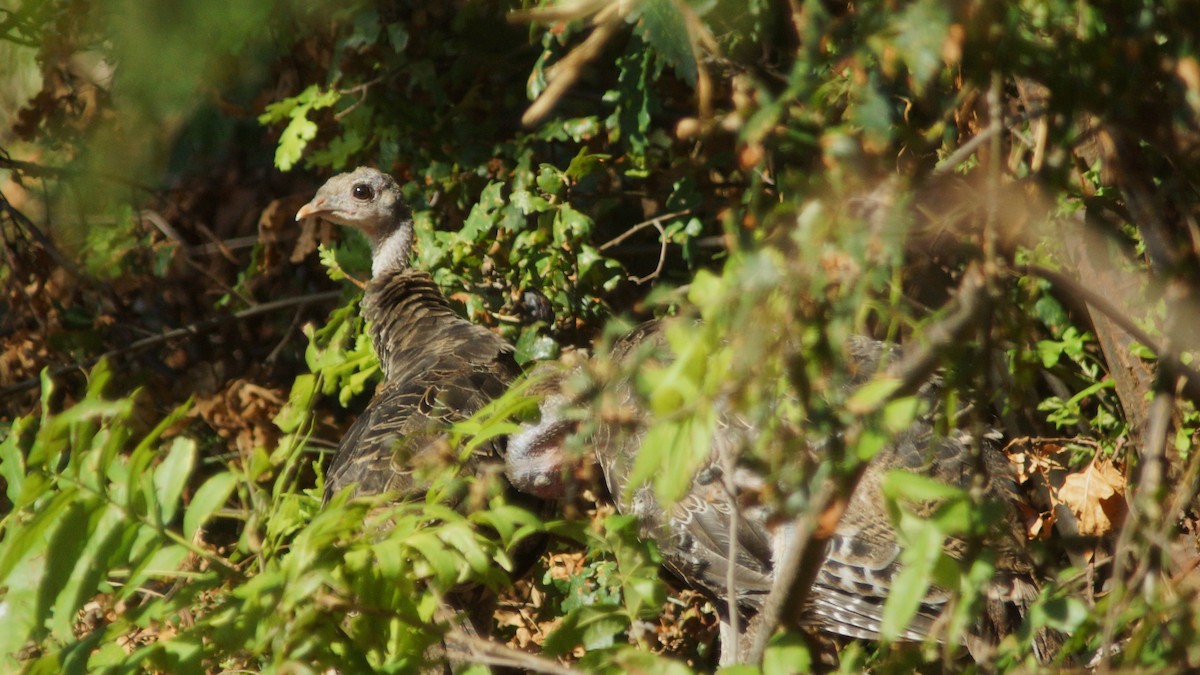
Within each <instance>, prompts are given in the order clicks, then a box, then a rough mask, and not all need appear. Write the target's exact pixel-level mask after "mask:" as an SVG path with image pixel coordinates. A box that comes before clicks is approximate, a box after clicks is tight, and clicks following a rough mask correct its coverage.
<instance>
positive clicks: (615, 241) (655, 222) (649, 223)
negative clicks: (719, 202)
mask: <svg viewBox="0 0 1200 675" xmlns="http://www.w3.org/2000/svg"><path fill="white" fill-rule="evenodd" d="M693 211H695V209H683V210H682V211H672V212H671V213H664V214H662V215H659V216H654V217H653V218H651V219H650V220H643V221H642V222H640V223H638V224H637V225H634V226H633V227H630V228H629V229H628V230H625V231H624V232H622V233H621V234H619V235H617V236H615V237H613V238H612V239H609V240H608V241H606V242H604V243H603V244H600V247H599V248H598V249H597V250H600V251H607V250H608V249H610V248H612V247H614V246H617V245H619V244H620V243H621V242H623V241H625V240H626V239H628V238H630V237H632V236H633V235H635V234H637V233H638V232H641V231H642V230H644V229H646V228H647V227H661V225H662V223H663V221H666V220H670V219H672V218H679V217H680V216H687V215H691V213H692V212H693Z"/></svg>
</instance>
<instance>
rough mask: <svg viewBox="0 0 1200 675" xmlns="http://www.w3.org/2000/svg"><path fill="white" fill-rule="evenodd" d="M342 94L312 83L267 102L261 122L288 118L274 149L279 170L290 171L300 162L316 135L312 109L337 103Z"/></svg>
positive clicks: (259, 118) (260, 118) (265, 122)
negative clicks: (309, 116)
mask: <svg viewBox="0 0 1200 675" xmlns="http://www.w3.org/2000/svg"><path fill="white" fill-rule="evenodd" d="M341 96H342V95H341V94H340V93H338V91H337V90H335V89H330V90H329V91H326V92H322V91H321V88H320V87H319V86H317V85H315V84H313V85H309V86H308V88H307V89H305V90H304V91H302V92H300V93H299V94H297V95H295V96H293V97H291V98H288V99H285V100H283V101H279V102H278V103H271V104H269V105H267V107H266V111H265V112H264V113H263V114H262V115H259V117H258V121H259V123H260V124H272V123H274V122H279V121H282V120H284V119H286V120H288V124H287V126H286V127H284V129H283V133H282V134H280V136H279V145H278V146H277V147H276V149H275V166H276V167H277V168H278V169H279V170H280V171H291V169H292V167H293V166H295V164H296V162H298V161H300V157H301V156H302V155H303V153H304V148H305V146H307V145H308V142H309V141H311V140H312V139H313V138H315V137H316V135H317V125H316V123H315V122H312V121H311V120H309V119H308V113H309V111H312V110H320V109H321V108H328V107H329V106H332V105H334V104H335V103H337V102H338V100H340V99H341Z"/></svg>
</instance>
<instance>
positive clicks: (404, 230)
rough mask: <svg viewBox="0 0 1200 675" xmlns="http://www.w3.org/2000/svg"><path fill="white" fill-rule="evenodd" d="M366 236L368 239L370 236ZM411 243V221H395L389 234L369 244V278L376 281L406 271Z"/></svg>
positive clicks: (410, 252)
mask: <svg viewBox="0 0 1200 675" xmlns="http://www.w3.org/2000/svg"><path fill="white" fill-rule="evenodd" d="M368 236H369V237H370V234H368ZM412 243H413V223H412V220H411V219H407V220H405V219H397V220H396V222H395V224H394V226H393V228H392V230H391V232H388V233H387V234H384V235H383V236H382V237H380V238H379V239H376V240H373V241H372V242H371V276H372V277H373V278H375V279H378V278H380V277H382V276H385V275H387V274H390V273H395V272H403V271H404V270H407V269H408V257H409V256H410V255H411V254H412Z"/></svg>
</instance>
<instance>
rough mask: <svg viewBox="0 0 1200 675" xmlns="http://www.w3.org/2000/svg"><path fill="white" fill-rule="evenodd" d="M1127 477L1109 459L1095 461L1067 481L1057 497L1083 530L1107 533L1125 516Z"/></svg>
mask: <svg viewBox="0 0 1200 675" xmlns="http://www.w3.org/2000/svg"><path fill="white" fill-rule="evenodd" d="M1124 494H1125V477H1124V476H1123V475H1121V472H1120V471H1117V469H1116V468H1115V467H1114V466H1113V465H1112V462H1109V461H1107V460H1103V461H1099V460H1097V461H1093V462H1092V463H1091V464H1089V465H1088V466H1087V468H1085V469H1084V470H1082V471H1080V472H1078V473H1073V474H1071V475H1069V476H1067V477H1066V478H1065V479H1064V480H1063V484H1062V487H1060V488H1059V489H1058V494H1057V500H1058V501H1059V502H1061V503H1062V504H1065V505H1066V506H1067V508H1069V509H1071V512H1072V513H1074V514H1075V518H1076V519H1077V520H1078V521H1079V533H1080V534H1082V535H1084V536H1095V537H1099V536H1103V535H1105V534H1108V533H1109V532H1112V531H1113V529H1115V528H1116V527H1117V526H1119V525H1120V524H1121V521H1123V520H1124V518H1125V500H1124Z"/></svg>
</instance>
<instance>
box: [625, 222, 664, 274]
mask: <svg viewBox="0 0 1200 675" xmlns="http://www.w3.org/2000/svg"><path fill="white" fill-rule="evenodd" d="M654 228H655V229H656V230H658V243H659V245H658V264H657V265H655V266H654V271H653V272H651V273H650V274H647V275H646V276H644V277H640V278H634V279H633V281H634V282H635V283H638V284H644V283H646V282H647V281H650V280H651V279H657V278H658V275H660V274H662V271H663V266H664V265H665V264H666V262H667V230H666V229H665V228H664V227H663V226H662V223H660V222H657V221H656V222H655V223H654Z"/></svg>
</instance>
